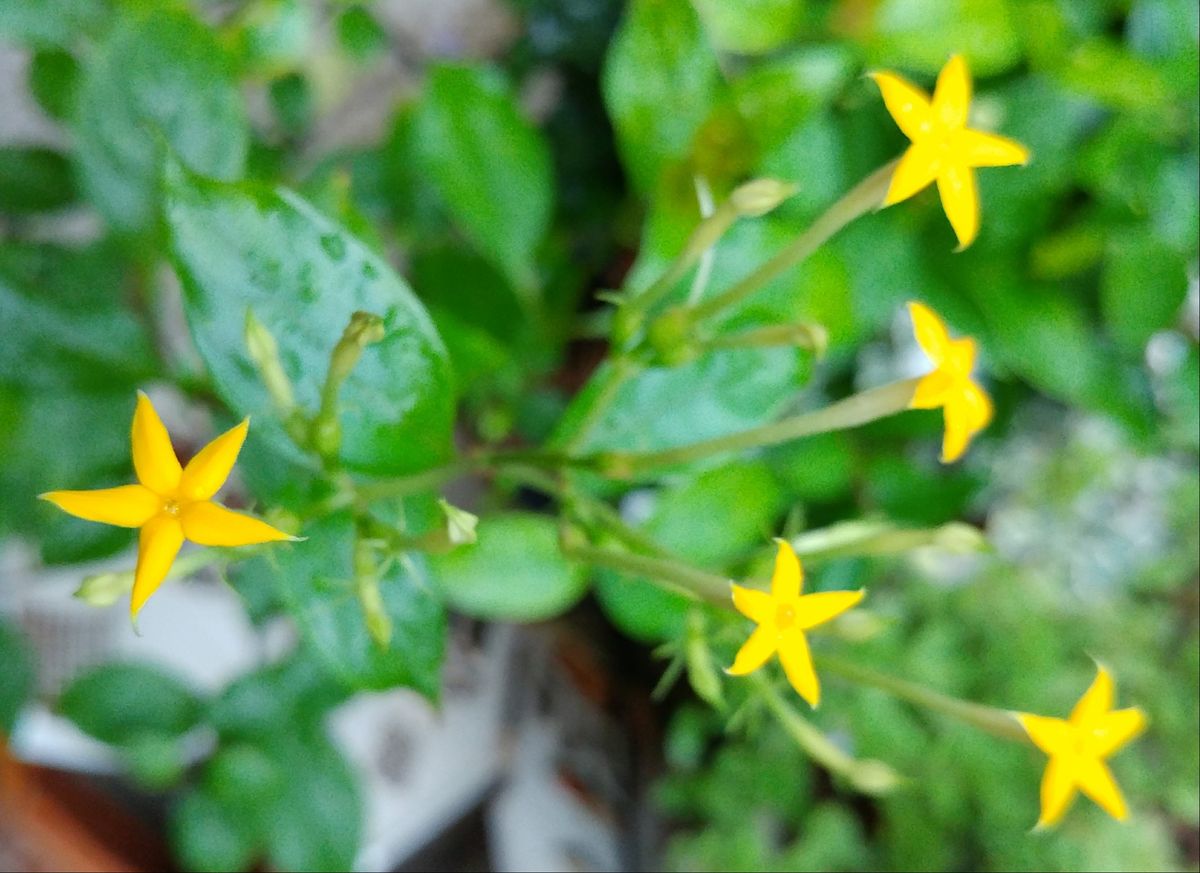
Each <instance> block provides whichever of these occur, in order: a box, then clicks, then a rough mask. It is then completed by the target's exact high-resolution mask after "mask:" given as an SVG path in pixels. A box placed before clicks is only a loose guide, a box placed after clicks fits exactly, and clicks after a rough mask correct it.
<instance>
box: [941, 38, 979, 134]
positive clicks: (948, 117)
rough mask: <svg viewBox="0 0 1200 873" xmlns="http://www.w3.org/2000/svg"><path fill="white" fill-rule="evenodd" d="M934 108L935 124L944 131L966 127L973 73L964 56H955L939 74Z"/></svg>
mask: <svg viewBox="0 0 1200 873" xmlns="http://www.w3.org/2000/svg"><path fill="white" fill-rule="evenodd" d="M932 108H933V118H934V123H935V124H940V125H941V126H942V127H943V128H944V129H949V130H953V129H954V128H958V127H963V126H964V125H966V123H967V112H968V110H969V109H970V108H971V71H970V70H968V69H967V62H966V61H965V60H964V59H963V56H962V55H954V56H953V57H952V58H950V60H948V61H946V66H944V67H942V71H941V72H940V73H938V80H937V85H935V86H934V89H933V103H932Z"/></svg>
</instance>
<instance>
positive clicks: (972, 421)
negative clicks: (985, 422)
mask: <svg viewBox="0 0 1200 873" xmlns="http://www.w3.org/2000/svg"><path fill="white" fill-rule="evenodd" d="M973 387H974V383H973V382H968V383H967V385H966V386H964V387H963V388H961V389H960V390H957V391H952V392H950V393H949V394H947V395H946V402H945V405H943V406H942V422H943V426H944V428H945V432H944V433H943V434H942V457H941V461H942V463H943V464H953V463H954V462H955V461H957V460H958V459H959V458H961V457H962V456H963V455H964V454H965V453H966V451H967V446H969V445H970V444H971V438H972V437H973V436H974V435H975V434H976V433H977V432H978V431H979V430H980V428H979V427H977V426H976V425H977V423H978V422H979V421H980V418H981V416H985V415H987V416H990V414H991V413H990V409H991V401H990V400H988V398H987V395H986V394H984V393H983V391H982V390H978V391H976V390H971V388H973ZM981 402H982V403H985V404H987V406H986V408H984V409H980V408H979V404H980V403H981Z"/></svg>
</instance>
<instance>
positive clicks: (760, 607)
mask: <svg viewBox="0 0 1200 873" xmlns="http://www.w3.org/2000/svg"><path fill="white" fill-rule="evenodd" d="M732 588H733V606H734V608H735V609H737V611H738V612H740V613H741V614H742V615H744V616H746V618H748V619H750V620H751V621H753V622H754V623H755V624H762V623H763V622H765V621H770V620H771V619H772V618H773V617H774V615H775V600H774V598H772V597H771V595H770V594H768V593H767V592H765V591H759V590H758V589H756V588H743V587H742V586H741V585H734V586H732Z"/></svg>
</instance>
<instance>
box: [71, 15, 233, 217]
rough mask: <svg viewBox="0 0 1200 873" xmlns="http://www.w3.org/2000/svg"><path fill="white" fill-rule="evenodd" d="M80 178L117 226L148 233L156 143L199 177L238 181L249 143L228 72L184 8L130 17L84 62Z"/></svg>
mask: <svg viewBox="0 0 1200 873" xmlns="http://www.w3.org/2000/svg"><path fill="white" fill-rule="evenodd" d="M74 128H75V134H76V138H77V143H78V149H77V152H76V156H77V160H78V164H79V170H80V180H81V182H82V184H83V187H84V190H85V191H86V192H87V193H88V196H89V197H90V198H91V200H92V202H93V203H95V205H96V207H97V208H98V209H99V210H100V212H101V213H102V214H103V215H104V217H105V218H106V219H108V221H109V222H111V223H112V225H113V226H114V227H116V228H118V229H119V230H122V231H127V232H137V231H143V230H146V229H148V228H149V227H150V226H151V224H152V222H153V220H154V218H155V216H156V214H157V209H158V207H157V203H158V183H159V168H160V167H161V165H162V160H163V156H164V145H165V146H166V147H167V148H169V150H170V151H171V152H172V153H173V154H174V155H175V156H177V157H178V159H179V160H181V161H182V162H183V163H184V164H186V165H187V166H188V167H189V168H191V169H192V170H195V171H196V172H198V173H203V174H205V175H208V176H215V177H218V178H222V179H236V178H237V177H239V176H240V175H241V173H242V168H243V166H244V165H245V160H246V149H247V142H248V138H249V130H248V127H247V122H246V116H245V111H244V109H243V107H242V101H241V96H240V95H239V93H238V90H237V86H236V83H235V82H234V80H233V75H232V67H231V65H230V63H229V61H228V58H227V57H226V55H225V53H224V50H223V49H222V47H221V45H220V44H219V43H218V42H217V40H216V37H215V36H214V34H213V32H212V31H211V30H209V29H208V28H207V27H205V26H204V25H202V24H201V23H200V22H198V21H196V20H195V19H194V18H192V17H191V16H190V15H188V14H187V13H186V12H183V11H180V10H177V9H173V8H150V9H148V10H145V11H139V12H130V13H128V14H127V15H126V16H125V17H123V18H122V19H121V21H120V22H119V23H118V24H117V26H116V27H114V28H113V29H112V31H111V32H110V33H109V34H108V35H107V36H106V37H105V39H104V40H103V41H102V42H101V44H100V45H99V46H97V48H96V51H95V52H94V53H93V54H92V55H91V56H90V57H89V58H88V60H87V63H86V64H85V67H84V73H83V80H82V81H81V83H80V88H79V99H78V102H77V104H76V107H75V122H74Z"/></svg>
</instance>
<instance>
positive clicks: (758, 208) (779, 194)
mask: <svg viewBox="0 0 1200 873" xmlns="http://www.w3.org/2000/svg"><path fill="white" fill-rule="evenodd" d="M797 190H799V186H797V185H793V184H791V183H790V182H781V181H779V180H778V179H754V180H753V181H750V182H747V183H745V184H744V185H739V186H738V187H737V188H735V189H734V190H733V193H732V194H730V195H729V200H730V202H731V203H732V204H733V208H734V209H736V210H737V213H738V215H740V216H741V217H743V218H757V217H758V216H760V215H766V214H767V213H768V212H770V211H771V210H772V209H774V208H775V207H776V206H778V205H779V204H780V203H782V202H783V201H784V200H787V199H788V198H789V197H791V196H792V195H793V194H795V193H796V191H797Z"/></svg>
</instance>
